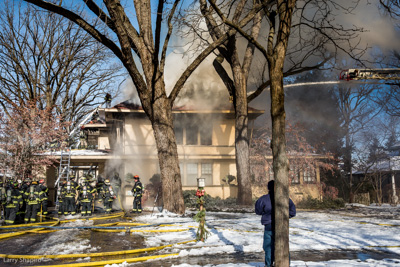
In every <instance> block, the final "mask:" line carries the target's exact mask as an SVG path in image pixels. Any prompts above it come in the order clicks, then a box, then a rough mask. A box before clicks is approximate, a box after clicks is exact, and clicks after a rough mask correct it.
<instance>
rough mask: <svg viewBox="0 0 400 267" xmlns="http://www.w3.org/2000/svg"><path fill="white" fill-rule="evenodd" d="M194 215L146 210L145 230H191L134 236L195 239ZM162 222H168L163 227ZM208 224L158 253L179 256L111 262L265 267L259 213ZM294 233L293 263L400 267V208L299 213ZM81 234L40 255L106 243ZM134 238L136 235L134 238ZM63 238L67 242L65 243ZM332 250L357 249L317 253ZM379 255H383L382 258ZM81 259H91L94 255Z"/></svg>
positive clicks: (218, 217)
mask: <svg viewBox="0 0 400 267" xmlns="http://www.w3.org/2000/svg"><path fill="white" fill-rule="evenodd" d="M193 214H194V212H188V214H186V216H183V217H182V216H178V215H176V214H172V213H168V212H166V211H164V212H162V213H154V214H153V215H151V214H150V213H144V214H142V215H140V216H137V217H135V222H142V223H148V224H153V225H154V226H151V227H145V228H140V229H163V230H165V229H181V230H182V229H189V230H185V231H180V232H159V233H134V235H141V236H142V237H143V240H144V247H157V246H162V245H168V244H176V243H179V242H183V241H189V240H193V239H195V236H196V231H197V226H198V224H197V223H196V222H195V221H194V220H193V218H192V217H193ZM91 224H92V222H88V221H77V222H74V223H70V225H71V226H89V225H91ZM157 224H167V225H164V226H159V225H157ZM206 225H207V229H208V230H209V232H210V235H209V236H208V238H207V239H206V240H205V241H204V242H190V243H185V244H181V245H174V246H173V247H169V248H165V249H163V250H160V251H157V252H155V253H156V254H157V253H158V254H172V253H178V254H179V255H178V256H175V258H176V259H173V258H172V259H171V258H162V259H156V260H152V261H150V262H149V261H147V262H146V263H140V262H139V263H132V264H127V263H123V264H119V265H116V264H114V265H109V266H141V265H144V266H153V265H154V266H171V265H172V266H179V267H188V266H218V267H225V266H240V267H244V266H264V263H263V260H258V261H251V259H252V258H251V257H250V255H253V256H254V255H256V256H257V255H258V256H257V257H255V258H258V259H260V255H261V256H262V255H263V251H262V239H263V226H262V225H261V223H260V216H258V215H255V214H253V213H228V212H207V214H206ZM85 231H86V230H85ZM289 231H290V251H291V253H292V254H293V255H296V256H297V257H295V258H297V259H293V260H292V261H291V266H335V267H336V266H340V267H342V266H343V267H345V266H400V206H397V207H390V206H388V205H387V206H384V207H377V206H370V207H365V206H356V207H354V206H353V207H352V209H351V210H349V211H347V210H344V209H343V210H340V211H298V212H297V216H296V217H295V218H293V219H291V220H290V229H289ZM78 232H79V231H76V230H62V231H58V232H55V233H54V234H52V235H50V236H48V237H47V239H45V242H43V243H42V244H41V245H39V246H37V250H36V251H35V252H34V254H53V253H55V251H53V250H54V249H53V248H54V247H55V246H56V245H57V246H56V247H55V248H56V249H55V250H56V251H57V254H70V253H71V254H72V253H90V252H96V251H99V249H100V247H96V245H93V244H90V242H88V240H85V238H84V237H83V238H80V237H81V235H77V234H78ZM115 236H116V237H117V238H119V239H120V241H123V240H125V239H126V240H129V239H127V237H129V234H128V233H126V232H122V233H116V234H115ZM132 237H133V238H134V236H132ZM60 240H63V241H64V242H62V243H59V241H60ZM57 241H58V242H57ZM114 250H115V248H114ZM102 251H108V249H107V248H103V250H102ZM332 251H333V252H335V253H337V252H348V251H351V252H352V253H351V254H346V253H343V254H344V255H346V256H345V257H344V256H343V254H340V253H338V254H337V255H341V256H340V257H339V256H338V257H337V258H335V256H334V257H332V255H336V254H330V258H329V259H326V258H325V259H324V258H323V257H318V258H316V257H313V255H319V253H320V254H321V255H325V254H324V253H328V254H329V253H330V252H332ZM306 252H310V253H308V254H307V255H308V256H305V254H306ZM311 252H312V253H311ZM313 253H314V254H313ZM233 254H235V255H237V254H240V255H241V257H239V258H238V257H229V255H233ZM378 254H379V255H380V257H377V256H376V255H378ZM151 255H152V254H151ZM243 255H244V256H243ZM246 255H249V256H248V257H247V256H246ZM310 255H311V256H310ZM349 255H350V256H349ZM382 255H383V256H384V257H383V258H382ZM386 256H387V257H386ZM193 258H194V259H196V258H198V259H199V260H198V261H196V260H195V261H193V260H192V261H190V262H191V264H187V263H185V262H188V259H193ZM202 258H203V259H204V258H208V259H209V260H208V261H207V263H203V264H201V259H202ZM299 258H300V259H301V260H299ZM178 259H180V260H178ZM221 259H223V261H221ZM229 259H232V260H229ZM238 259H239V260H238ZM246 259H247V260H246ZM253 259H254V257H253ZM79 260H83V261H87V260H89V259H79ZM171 262H172V263H171ZM193 262H194V263H195V264H193ZM221 263H224V264H221ZM211 264H213V265H211Z"/></svg>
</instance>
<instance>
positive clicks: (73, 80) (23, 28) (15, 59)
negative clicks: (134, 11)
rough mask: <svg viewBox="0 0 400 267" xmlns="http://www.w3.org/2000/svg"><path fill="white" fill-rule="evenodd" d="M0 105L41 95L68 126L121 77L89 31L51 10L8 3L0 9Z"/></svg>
mask: <svg viewBox="0 0 400 267" xmlns="http://www.w3.org/2000/svg"><path fill="white" fill-rule="evenodd" d="M0 14H1V15H0V105H1V106H2V108H3V109H4V110H7V109H8V108H9V103H17V104H18V105H24V104H26V103H27V101H30V100H33V99H40V102H39V108H41V109H46V108H49V107H51V108H54V109H55V111H56V114H57V115H60V116H61V119H62V120H64V121H69V122H71V124H70V126H69V127H70V129H72V128H74V127H75V125H76V124H77V123H79V121H80V120H81V119H82V118H83V117H84V116H86V114H87V113H88V112H90V111H91V110H92V109H93V107H97V106H98V105H99V104H101V103H102V102H103V97H104V95H105V93H106V92H110V93H113V92H115V90H114V89H110V88H113V86H112V84H113V80H112V79H115V78H116V77H117V75H121V72H120V70H121V66H118V64H116V63H112V61H113V55H112V54H111V53H109V52H108V51H107V50H106V49H105V48H104V47H103V46H102V45H101V44H99V43H98V42H95V41H94V40H93V39H92V38H91V36H90V35H89V34H87V33H86V32H84V31H83V30H82V29H80V28H79V27H77V26H76V25H74V24H73V23H72V22H69V21H68V20H65V19H63V18H62V17H59V16H57V15H55V14H52V13H50V12H46V11H41V10H37V9H35V8H34V7H31V6H25V7H21V6H17V5H12V4H7V8H4V9H2V11H1V12H0Z"/></svg>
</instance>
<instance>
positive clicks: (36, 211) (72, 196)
mask: <svg viewBox="0 0 400 267" xmlns="http://www.w3.org/2000/svg"><path fill="white" fill-rule="evenodd" d="M134 180H135V184H134V186H133V188H132V190H131V192H132V195H133V197H134V200H133V209H132V212H133V213H141V212H142V203H141V199H142V193H143V185H142V183H141V182H140V178H139V176H138V175H135V176H134ZM92 185H93V186H92ZM118 191H119V186H118V185H117V186H115V187H114V188H113V186H112V185H111V183H110V180H109V179H105V180H104V181H103V180H102V179H98V180H97V181H96V182H93V181H92V180H91V179H90V177H85V178H81V179H80V180H79V184H78V183H77V182H75V177H74V176H72V177H70V178H69V180H68V181H62V182H61V183H60V184H59V186H58V187H57V206H58V214H59V215H68V214H71V215H75V214H76V213H77V212H80V213H81V215H82V216H90V215H91V214H92V213H93V212H94V200H95V198H96V197H97V196H98V198H99V199H100V201H103V203H104V210H105V212H106V213H111V211H112V206H113V202H114V200H116V199H117V198H118V193H119V192H118ZM47 204H48V188H47V187H46V186H45V182H44V179H39V181H36V180H32V179H30V178H27V179H25V180H24V181H22V180H17V181H14V180H13V179H9V180H7V182H6V183H5V184H4V183H3V182H2V180H1V179H0V210H3V211H4V219H5V220H4V222H5V223H6V224H14V222H21V221H25V223H28V222H36V217H37V216H41V215H43V216H46V215H47V214H48V207H47Z"/></svg>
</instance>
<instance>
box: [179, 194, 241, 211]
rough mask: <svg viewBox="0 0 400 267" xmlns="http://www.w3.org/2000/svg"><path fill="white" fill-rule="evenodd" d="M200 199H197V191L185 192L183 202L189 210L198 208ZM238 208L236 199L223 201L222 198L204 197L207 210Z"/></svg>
mask: <svg viewBox="0 0 400 267" xmlns="http://www.w3.org/2000/svg"><path fill="white" fill-rule="evenodd" d="M197 199H198V197H196V190H184V191H183V200H184V202H185V206H186V207H187V208H198V203H197ZM234 206H236V198H227V199H221V198H220V197H212V196H210V195H208V194H207V192H206V194H205V195H204V207H205V208H206V209H215V208H221V207H234Z"/></svg>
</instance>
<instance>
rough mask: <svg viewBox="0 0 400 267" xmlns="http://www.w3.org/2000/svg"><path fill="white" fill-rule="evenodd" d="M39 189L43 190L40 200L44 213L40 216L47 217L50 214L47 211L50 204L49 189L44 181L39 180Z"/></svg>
mask: <svg viewBox="0 0 400 267" xmlns="http://www.w3.org/2000/svg"><path fill="white" fill-rule="evenodd" d="M39 188H40V190H41V191H40V193H39V195H40V199H41V201H42V209H41V210H42V212H43V214H40V215H44V216H46V215H47V214H48V211H47V204H48V202H47V200H48V196H49V189H48V188H47V186H46V185H45V184H44V179H40V180H39ZM39 213H40V210H39Z"/></svg>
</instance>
